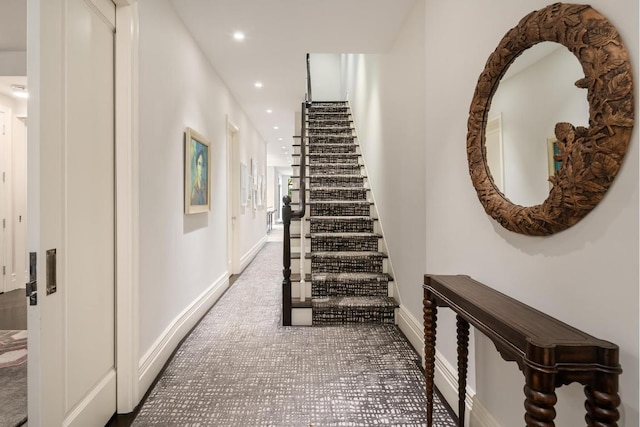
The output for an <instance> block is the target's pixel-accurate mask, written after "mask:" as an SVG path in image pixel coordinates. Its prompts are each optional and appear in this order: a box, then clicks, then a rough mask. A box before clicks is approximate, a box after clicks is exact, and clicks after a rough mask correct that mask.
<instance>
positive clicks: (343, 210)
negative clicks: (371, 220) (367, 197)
mask: <svg viewBox="0 0 640 427" xmlns="http://www.w3.org/2000/svg"><path fill="white" fill-rule="evenodd" d="M309 208H310V210H309V213H310V215H311V216H369V215H371V205H370V204H369V202H365V203H340V204H331V203H315V204H311V205H309Z"/></svg>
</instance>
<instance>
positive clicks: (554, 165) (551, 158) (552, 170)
mask: <svg viewBox="0 0 640 427" xmlns="http://www.w3.org/2000/svg"><path fill="white" fill-rule="evenodd" d="M558 154H560V149H559V148H558V140H557V139H556V138H547V162H548V165H549V177H552V176H554V175H555V174H556V172H558V170H559V169H560V166H562V162H561V161H559V160H556V159H555V156H556V155H558ZM551 187H553V184H551V182H549V188H551Z"/></svg>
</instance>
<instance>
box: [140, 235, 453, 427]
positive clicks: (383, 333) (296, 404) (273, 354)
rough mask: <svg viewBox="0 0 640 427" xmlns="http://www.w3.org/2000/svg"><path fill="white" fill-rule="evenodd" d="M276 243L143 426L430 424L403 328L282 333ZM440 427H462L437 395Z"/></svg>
mask: <svg viewBox="0 0 640 427" xmlns="http://www.w3.org/2000/svg"><path fill="white" fill-rule="evenodd" d="M281 265H282V244H281V243H267V244H266V246H265V247H264V249H262V251H261V252H260V253H259V254H258V255H257V256H256V258H255V259H254V260H253V262H252V263H251V264H250V265H249V266H248V267H247V268H246V270H245V271H244V273H243V274H242V275H241V276H240V277H239V278H238V280H237V281H236V282H235V283H234V284H233V285H232V286H231V288H230V289H229V290H228V291H227V292H226V293H225V294H224V295H223V296H222V297H221V298H220V300H219V301H218V302H217V303H216V304H215V305H214V307H213V308H212V309H211V310H210V311H209V313H208V314H207V315H206V316H205V317H204V318H203V319H202V321H201V322H200V324H199V325H198V326H197V327H196V328H195V329H194V330H193V332H192V333H191V334H190V336H189V337H188V338H187V339H185V341H184V343H183V344H182V345H181V347H180V348H179V349H178V350H177V351H176V353H175V356H174V357H173V359H172V360H171V362H170V363H169V364H168V366H167V368H166V370H165V371H164V373H163V374H162V376H161V377H160V379H159V380H158V382H157V383H156V384H155V386H154V387H153V388H152V390H151V392H150V393H149V396H148V398H147V400H146V401H145V402H144V404H143V405H142V407H141V409H140V412H139V413H138V415H137V417H136V419H135V420H134V423H133V425H134V426H141V427H148V426H217V427H225V426H242V427H248V426H251V427H256V426H274V427H284V426H295V427H308V426H383V425H384V426H423V425H425V424H426V415H425V412H426V409H425V408H426V397H425V382H424V376H423V373H422V372H421V369H420V367H419V356H418V355H417V354H416V352H415V351H414V350H413V348H412V347H411V346H410V344H409V343H408V342H407V340H406V339H405V338H404V336H403V335H402V333H401V332H400V331H399V330H398V328H397V327H396V326H394V325H388V324H385V325H382V324H380V325H375V324H372V325H368V324H355V325H343V326H340V327H335V326H324V327H286V328H284V327H282V326H281V310H282V296H281V294H282V291H281V286H282V270H281V268H282V266H281ZM434 406H435V408H434V425H436V426H441V427H446V426H454V425H456V424H455V422H454V420H453V419H452V418H451V416H450V415H449V412H448V411H447V409H446V407H445V406H444V405H443V404H442V403H441V401H440V400H439V398H438V397H437V396H436V401H435V405H434Z"/></svg>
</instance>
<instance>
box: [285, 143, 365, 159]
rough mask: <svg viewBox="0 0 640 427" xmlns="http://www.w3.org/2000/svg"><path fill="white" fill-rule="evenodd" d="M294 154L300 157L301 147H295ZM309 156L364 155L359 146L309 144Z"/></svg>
mask: <svg viewBox="0 0 640 427" xmlns="http://www.w3.org/2000/svg"><path fill="white" fill-rule="evenodd" d="M293 154H294V155H296V156H299V155H300V146H299V145H296V146H294V147H293ZM307 154H362V152H361V151H360V146H359V145H357V144H328V143H327V144H307Z"/></svg>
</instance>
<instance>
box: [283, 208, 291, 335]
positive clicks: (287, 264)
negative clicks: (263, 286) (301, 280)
mask: <svg viewBox="0 0 640 427" xmlns="http://www.w3.org/2000/svg"><path fill="white" fill-rule="evenodd" d="M282 202H283V203H284V205H283V206H282V224H283V227H284V237H283V241H282V266H283V268H282V275H283V276H284V278H283V280H282V326H291V230H290V226H291V197H289V196H284V197H283V198H282Z"/></svg>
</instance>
